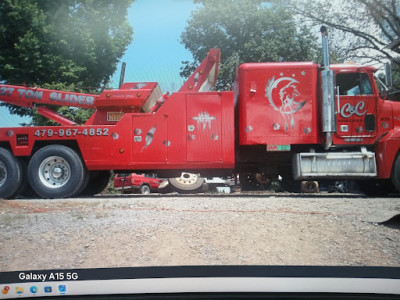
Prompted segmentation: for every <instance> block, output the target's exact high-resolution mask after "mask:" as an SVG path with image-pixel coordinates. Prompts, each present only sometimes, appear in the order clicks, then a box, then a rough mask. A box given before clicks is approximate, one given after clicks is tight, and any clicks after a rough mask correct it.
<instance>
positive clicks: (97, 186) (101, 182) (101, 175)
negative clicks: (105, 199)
mask: <svg viewBox="0 0 400 300" xmlns="http://www.w3.org/2000/svg"><path fill="white" fill-rule="evenodd" d="M88 176H89V182H88V184H87V186H86V187H85V188H84V189H83V191H82V192H81V193H80V195H81V196H94V195H97V194H99V193H101V192H102V191H104V189H105V188H106V187H107V186H108V182H109V181H110V177H111V173H110V171H89V174H88Z"/></svg>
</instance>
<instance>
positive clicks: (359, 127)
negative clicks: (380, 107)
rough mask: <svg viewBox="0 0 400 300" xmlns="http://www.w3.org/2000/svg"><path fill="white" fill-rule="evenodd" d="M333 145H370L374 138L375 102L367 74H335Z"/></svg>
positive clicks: (375, 98)
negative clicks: (335, 126) (334, 129)
mask: <svg viewBox="0 0 400 300" xmlns="http://www.w3.org/2000/svg"><path fill="white" fill-rule="evenodd" d="M336 86H337V87H336V122H337V128H336V135H335V138H336V139H335V140H336V141H335V140H334V142H335V143H336V144H348V143H362V144H372V143H374V141H375V136H376V102H377V96H376V95H374V93H373V89H372V85H371V81H370V78H369V76H368V74H367V73H339V74H336Z"/></svg>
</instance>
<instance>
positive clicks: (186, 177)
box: [177, 172, 199, 185]
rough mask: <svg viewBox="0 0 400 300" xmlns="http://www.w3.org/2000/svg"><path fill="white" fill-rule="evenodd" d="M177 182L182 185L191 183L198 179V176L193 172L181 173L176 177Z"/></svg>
mask: <svg viewBox="0 0 400 300" xmlns="http://www.w3.org/2000/svg"><path fill="white" fill-rule="evenodd" d="M177 180H178V182H179V183H180V184H183V185H192V184H195V183H196V182H197V181H198V180H199V176H198V175H197V174H193V173H186V172H184V173H182V175H181V177H178V178H177Z"/></svg>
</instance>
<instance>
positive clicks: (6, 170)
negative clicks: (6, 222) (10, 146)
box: [0, 148, 24, 199]
mask: <svg viewBox="0 0 400 300" xmlns="http://www.w3.org/2000/svg"><path fill="white" fill-rule="evenodd" d="M23 179H24V176H23V170H22V164H21V162H20V161H19V160H18V159H17V158H15V156H14V155H13V154H12V153H11V152H10V151H9V150H7V149H4V148H0V198H5V199H10V198H14V197H15V196H17V194H18V193H19V192H20V190H21V187H22V183H23Z"/></svg>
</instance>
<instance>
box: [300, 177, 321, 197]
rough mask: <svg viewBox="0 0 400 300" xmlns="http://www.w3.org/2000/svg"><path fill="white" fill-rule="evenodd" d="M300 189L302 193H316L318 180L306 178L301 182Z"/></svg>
mask: <svg viewBox="0 0 400 300" xmlns="http://www.w3.org/2000/svg"><path fill="white" fill-rule="evenodd" d="M301 191H302V192H303V193H310V194H311V193H318V191H319V185H318V181H313V180H308V181H302V182H301Z"/></svg>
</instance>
